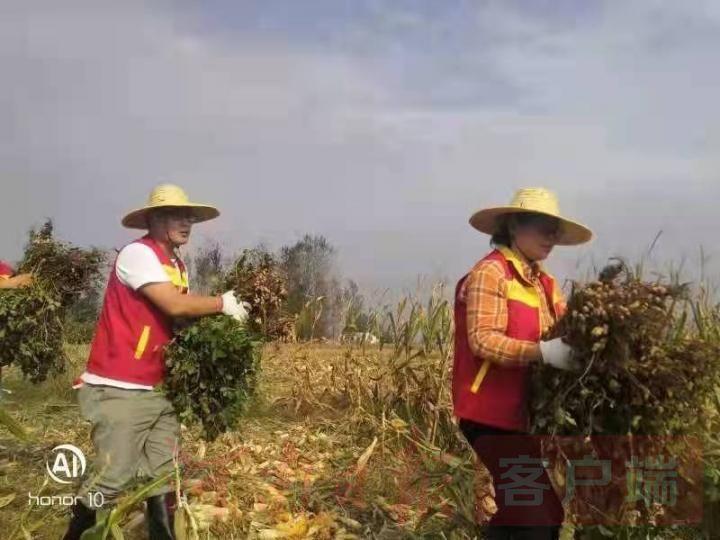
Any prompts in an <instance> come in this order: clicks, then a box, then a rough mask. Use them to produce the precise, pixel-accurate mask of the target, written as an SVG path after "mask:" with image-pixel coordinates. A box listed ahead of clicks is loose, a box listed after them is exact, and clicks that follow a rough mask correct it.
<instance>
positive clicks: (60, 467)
mask: <svg viewBox="0 0 720 540" xmlns="http://www.w3.org/2000/svg"><path fill="white" fill-rule="evenodd" d="M45 468H46V469H47V472H48V474H49V475H50V478H52V479H53V480H55V481H56V482H58V483H60V484H72V482H73V480H75V479H77V478H80V477H82V475H83V474H85V455H84V454H83V453H82V450H80V449H79V448H78V447H77V446H73V445H72V444H61V445H59V446H56V447H55V448H53V449H52V451H51V452H50V457H48V460H47V461H46V462H45Z"/></svg>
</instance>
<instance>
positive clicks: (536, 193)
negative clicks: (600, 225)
mask: <svg viewBox="0 0 720 540" xmlns="http://www.w3.org/2000/svg"><path fill="white" fill-rule="evenodd" d="M528 213H531V214H542V215H545V216H550V217H554V218H557V219H558V220H559V221H560V231H559V235H558V239H557V241H556V242H555V243H556V244H558V245H561V246H575V245H578V244H583V243H585V242H588V241H589V240H590V239H591V238H592V231H591V230H590V229H588V228H587V227H586V226H585V225H582V224H580V223H578V222H577V221H573V220H571V219H568V218H566V217H563V216H562V215H561V214H560V205H559V204H558V200H557V197H556V196H555V194H554V193H553V192H552V191H550V190H548V189H545V188H524V189H520V190H518V191H517V192H516V193H515V195H514V197H513V199H512V201H511V202H510V204H509V205H507V206H495V207H492V208H485V209H483V210H478V211H477V212H475V213H474V214H473V215H472V217H471V218H470V225H472V226H473V227H474V228H476V229H477V230H478V231H480V232H484V233H486V234H490V235H492V234H495V233H496V232H497V227H498V218H500V217H501V216H506V215H509V214H528Z"/></svg>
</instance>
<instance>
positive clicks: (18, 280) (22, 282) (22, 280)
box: [11, 274, 33, 287]
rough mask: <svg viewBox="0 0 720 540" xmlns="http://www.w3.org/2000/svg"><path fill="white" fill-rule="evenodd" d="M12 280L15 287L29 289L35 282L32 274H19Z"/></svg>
mask: <svg viewBox="0 0 720 540" xmlns="http://www.w3.org/2000/svg"><path fill="white" fill-rule="evenodd" d="M11 279H12V281H13V284H14V285H15V287H27V286H28V285H30V284H31V283H32V281H33V277H32V274H18V275H17V276H15V277H13V278H11Z"/></svg>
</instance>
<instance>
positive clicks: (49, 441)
mask: <svg viewBox="0 0 720 540" xmlns="http://www.w3.org/2000/svg"><path fill="white" fill-rule="evenodd" d="M69 353H70V357H71V359H72V363H73V366H72V367H70V368H69V369H68V372H67V373H66V374H63V375H61V376H58V377H57V378H56V379H54V380H52V381H47V382H45V383H43V384H41V385H39V386H33V385H31V384H30V383H28V382H25V381H22V380H21V379H20V378H19V377H18V373H17V372H15V371H14V370H12V369H11V370H7V372H6V373H5V374H4V377H3V378H4V384H5V386H6V387H7V388H8V389H9V390H10V391H11V392H12V394H10V395H7V394H6V395H5V397H4V405H5V406H6V408H7V409H8V410H9V411H10V412H11V414H12V415H13V416H14V417H15V418H16V419H18V420H19V421H20V422H21V423H22V424H23V425H24V426H26V427H27V428H28V430H29V431H31V433H32V436H33V441H32V442H30V443H27V444H25V443H21V442H18V441H17V440H15V439H12V438H11V437H10V436H9V435H8V434H7V432H5V431H0V445H2V447H1V452H2V453H1V455H2V458H1V460H0V504H3V505H4V506H3V507H2V508H0V530H2V531H4V532H3V534H2V538H7V539H10V538H24V537H27V536H28V535H29V536H30V537H32V538H38V539H56V538H58V537H59V536H60V535H61V533H62V532H63V531H64V527H65V524H66V522H67V519H68V513H67V509H66V508H64V507H61V506H55V507H52V508H38V507H37V506H31V505H29V498H28V494H29V493H32V494H33V495H37V494H40V493H41V494H42V495H49V496H52V495H70V494H71V493H72V489H70V488H69V487H68V486H62V485H60V484H57V483H54V482H52V481H50V482H49V483H48V482H46V477H47V474H46V472H45V459H46V456H47V454H48V452H49V450H50V449H52V448H53V447H54V446H56V445H58V444H66V443H70V444H74V445H76V446H78V447H80V448H81V449H82V450H83V451H84V452H85V453H86V455H87V456H88V457H90V456H92V450H91V446H90V438H89V437H90V434H89V428H88V425H87V423H86V422H84V421H83V420H82V419H81V417H80V413H79V410H78V407H77V405H76V403H75V399H74V395H73V390H72V389H71V384H70V383H71V380H72V378H73V376H75V375H76V374H77V373H79V372H80V371H81V370H82V367H83V364H84V360H85V357H86V354H87V347H84V346H80V347H72V348H69ZM383 356H384V353H380V351H379V350H378V349H377V348H373V349H370V348H369V349H368V350H367V351H366V352H365V353H364V354H363V352H362V351H361V350H360V349H358V348H355V350H353V351H352V352H351V351H350V350H349V349H346V348H341V347H338V346H333V345H319V344H318V345H315V344H314V345H274V344H273V345H268V346H267V348H266V351H265V354H264V366H263V376H262V382H261V386H260V388H261V391H260V394H259V396H258V399H257V401H256V402H255V403H254V404H253V406H252V408H251V411H250V412H249V414H248V415H247V417H246V418H245V419H244V420H243V421H242V422H241V424H240V425H239V426H238V428H237V430H236V431H235V432H233V433H229V434H226V435H224V436H222V437H221V438H219V439H218V440H216V441H214V442H212V443H207V444H206V443H204V442H202V441H200V440H199V439H198V438H197V437H196V436H195V434H194V433H193V432H192V430H184V431H183V449H182V455H181V456H180V459H181V462H182V463H184V464H185V474H184V481H185V482H186V484H187V491H188V494H189V502H190V506H191V508H193V509H194V510H195V514H194V515H196V516H197V517H199V518H200V520H199V525H200V527H202V525H203V523H202V521H203V518H202V516H203V515H205V516H209V515H211V514H218V515H220V517H221V518H223V519H224V521H225V522H224V523H220V522H217V521H216V522H215V524H214V525H213V526H212V535H211V536H208V533H207V532H201V534H200V536H201V538H202V537H216V538H283V537H287V538H403V537H413V536H412V534H411V531H417V532H418V533H419V534H420V535H421V536H425V537H435V538H438V537H443V535H445V536H446V537H448V538H471V537H473V536H475V534H477V531H474V527H473V526H472V524H471V523H470V522H469V521H465V520H464V519H463V518H461V517H460V516H459V515H454V514H456V512H455V509H456V505H457V502H456V501H453V500H452V493H451V490H452V489H460V490H461V491H462V492H464V493H467V490H468V489H471V488H472V486H471V485H470V484H471V483H472V478H473V472H472V465H471V462H470V454H469V451H468V452H467V454H466V455H464V456H459V457H456V456H450V455H449V454H440V453H439V452H436V455H435V456H432V449H426V448H421V447H419V446H417V445H416V444H414V443H413V442H411V441H413V440H414V438H413V436H412V431H411V430H409V429H408V426H407V425H406V424H405V423H404V422H403V421H402V420H400V419H399V418H398V417H396V416H393V415H391V414H389V413H388V414H387V415H386V416H385V418H384V419H383V418H382V415H381V417H380V418H378V419H377V420H379V424H377V425H375V420H376V419H375V418H374V414H375V413H374V411H369V410H363V408H362V403H359V402H355V403H353V400H354V399H356V394H355V393H354V391H353V389H352V385H353V384H358V382H360V380H361V378H364V377H368V379H366V382H367V384H368V386H369V385H370V384H371V383H372V381H371V380H370V379H369V378H370V377H372V378H377V377H379V376H381V375H382V367H383ZM350 375H352V376H350ZM355 377H358V378H355ZM343 378H345V380H343ZM378 426H379V429H376V428H378ZM376 436H378V439H377V442H375V444H373V441H374V440H375V437H376ZM459 479H463V480H464V481H465V482H466V484H467V485H466V486H464V487H460V486H457V485H455V486H452V484H456V483H457V481H458V480H459ZM468 486H469V487H468ZM449 487H450V488H451V489H450V490H449V489H448V488H449ZM458 495H460V493H458ZM468 495H469V493H468ZM470 499H471V498H468V500H470ZM203 505H205V506H203ZM213 507H216V508H215V509H213ZM217 508H221V509H222V508H224V509H227V510H217ZM139 512H140V509H138V510H136V511H135V512H133V513H131V514H130V515H128V516H127V518H126V519H125V521H124V524H123V533H124V536H125V538H129V539H132V538H144V537H145V533H144V526H143V525H142V523H141V522H140V519H141V517H140V516H141V514H140V513H139ZM423 531H424V532H423ZM24 535H25V536H24ZM415 537H416V536H415Z"/></svg>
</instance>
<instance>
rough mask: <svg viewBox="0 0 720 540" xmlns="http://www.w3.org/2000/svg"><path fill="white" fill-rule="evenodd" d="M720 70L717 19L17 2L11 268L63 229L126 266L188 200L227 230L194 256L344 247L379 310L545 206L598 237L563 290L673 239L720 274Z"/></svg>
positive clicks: (568, 261)
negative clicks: (142, 211)
mask: <svg viewBox="0 0 720 540" xmlns="http://www.w3.org/2000/svg"><path fill="white" fill-rule="evenodd" d="M719 53H720V8H719V7H718V5H717V4H716V3H714V2H710V1H698V2H687V3H685V2H683V3H679V2H670V1H664V2H660V1H655V0H648V1H645V2H620V1H616V2H569V1H560V2H558V1H553V2H550V1H534V2H530V1H527V2H517V1H516V2H499V1H498V2H470V1H465V2H463V1H448V2H445V1H443V2H437V1H432V2H431V1H426V2H410V1H367V2H358V1H356V2H339V1H336V0H335V1H330V0H323V1H307V2H296V1H295V2H294V1H288V2H278V1H264V2H249V1H248V2H235V1H230V0H227V1H223V2H202V3H197V2H184V3H183V2H181V3H177V2H174V3H172V2H137V1H133V2H122V3H119V2H98V1H89V0H87V1H71V2H63V4H62V6H60V5H59V4H57V3H55V2H50V1H35V2H6V3H3V5H2V6H1V7H0V69H2V72H3V74H4V77H3V85H2V87H1V88H0V143H1V144H0V178H2V183H3V184H2V185H3V197H2V202H0V205H2V206H1V208H2V211H1V212H0V226H1V227H2V230H3V231H4V234H3V235H2V237H0V256H2V257H5V258H10V259H14V258H16V257H18V256H19V254H20V252H21V246H22V243H23V241H24V237H25V231H26V230H27V228H29V227H30V226H31V225H33V224H36V223H38V222H40V221H41V220H42V219H43V217H44V216H52V217H54V218H55V220H56V222H57V225H58V229H59V231H60V233H61V234H62V235H63V236H64V237H66V238H68V239H70V240H72V241H74V242H77V243H80V244H98V245H102V246H107V247H110V246H115V247H118V246H121V245H122V244H123V243H124V242H127V241H128V240H131V239H132V234H131V233H129V232H127V231H124V230H122V229H121V228H120V226H119V219H120V217H121V215H122V213H123V212H124V211H127V210H129V209H131V208H134V207H136V206H138V205H140V204H142V202H143V200H144V199H145V197H146V195H147V192H148V191H149V190H150V188H151V187H152V186H153V185H154V184H155V183H158V182H161V181H173V182H176V183H179V184H181V185H183V186H185V187H186V188H187V190H188V191H189V192H190V194H191V196H193V197H194V198H196V199H200V200H205V201H208V202H214V203H216V204H217V205H218V206H220V208H221V210H222V212H223V213H222V216H221V218H220V219H218V220H217V221H215V222H213V223H210V224H207V225H203V226H200V227H198V228H197V230H196V234H195V239H194V244H195V246H197V245H199V244H201V243H202V242H203V241H204V239H205V238H217V239H219V240H220V241H221V242H223V243H225V244H226V245H227V246H228V247H229V248H230V249H236V248H239V247H242V246H247V245H253V244H255V243H257V242H260V241H262V242H266V243H268V244H270V245H271V246H275V247H277V246H280V245H282V244H284V243H289V242H292V241H294V240H296V239H297V238H299V237H301V236H302V234H304V233H305V232H311V233H319V234H324V235H326V236H327V237H328V238H329V239H330V240H331V241H332V242H333V243H334V244H335V245H336V246H337V247H338V249H339V252H340V265H341V267H342V269H343V272H344V274H345V275H347V276H349V277H354V278H356V279H358V280H359V281H360V282H361V284H363V285H365V287H366V288H382V287H392V288H398V287H405V286H408V287H411V286H412V284H413V283H414V282H415V278H416V276H418V275H425V276H430V277H431V278H432V277H446V278H448V279H449V280H454V279H456V278H457V277H459V276H460V275H461V274H462V273H463V272H464V271H465V270H466V269H467V268H468V267H469V266H470V265H471V264H472V263H473V261H474V260H475V259H477V258H479V257H480V256H482V255H483V252H484V251H485V250H486V248H487V239H486V238H484V237H482V236H481V235H479V234H476V233H475V232H474V231H473V230H472V229H470V228H469V226H468V225H467V219H468V217H469V215H470V214H471V213H472V211H473V210H475V209H476V208H478V207H482V206H487V205H492V204H502V203H505V202H506V201H507V200H508V199H509V198H510V196H511V194H512V192H513V191H514V190H515V189H516V188H518V187H522V186H532V185H545V186H547V187H550V188H552V189H554V190H555V191H557V192H558V194H559V196H560V200H561V205H562V207H563V209H564V210H565V212H566V213H567V214H569V215H570V216H572V217H575V218H577V219H579V220H580V221H583V222H586V223H587V224H588V225H590V226H591V227H592V228H593V229H594V230H595V232H596V240H595V241H594V242H593V243H592V244H591V245H590V246H587V247H584V248H580V249H558V250H557V253H556V255H554V257H553V259H552V261H551V263H550V266H551V268H553V269H555V270H556V271H557V273H558V274H560V275H561V276H573V275H576V273H577V271H576V263H577V260H578V259H580V260H583V261H586V260H589V259H590V258H594V259H596V260H599V261H602V260H603V259H604V258H606V257H608V256H610V255H615V254H621V255H627V256H630V257H636V256H637V255H638V254H639V253H640V252H641V251H642V250H643V249H645V248H646V247H647V246H648V245H649V244H650V242H651V241H652V239H653V238H654V237H655V234H656V233H657V232H658V231H659V230H662V231H663V235H662V237H661V239H660V242H659V243H658V246H657V252H656V255H657V258H658V262H659V263H663V262H664V261H667V260H679V259H680V258H681V257H683V256H686V257H688V258H689V260H690V261H692V260H693V258H696V255H697V252H698V247H699V245H701V244H702V245H704V246H705V248H706V251H707V252H708V253H709V255H710V257H711V261H713V260H714V258H715V257H716V255H715V254H716V251H717V249H716V246H717V241H716V239H715V230H716V228H717V224H718V219H717V211H716V205H717V203H716V201H717V200H718V196H720V178H719V173H718V171H719V170H720V168H719V165H720V159H719V158H718V156H719V155H720V152H719V150H720V132H719V129H718V127H717V126H720V109H719V108H718V107H717V105H716V100H717V96H718V94H719V92H718V91H719V90H720V73H719V72H718V70H717V68H716V66H717V63H718V55H719ZM689 266H690V267H692V264H689ZM710 269H711V271H713V272H715V271H716V270H718V269H720V267H718V266H717V265H715V266H713V264H711V265H710Z"/></svg>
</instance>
